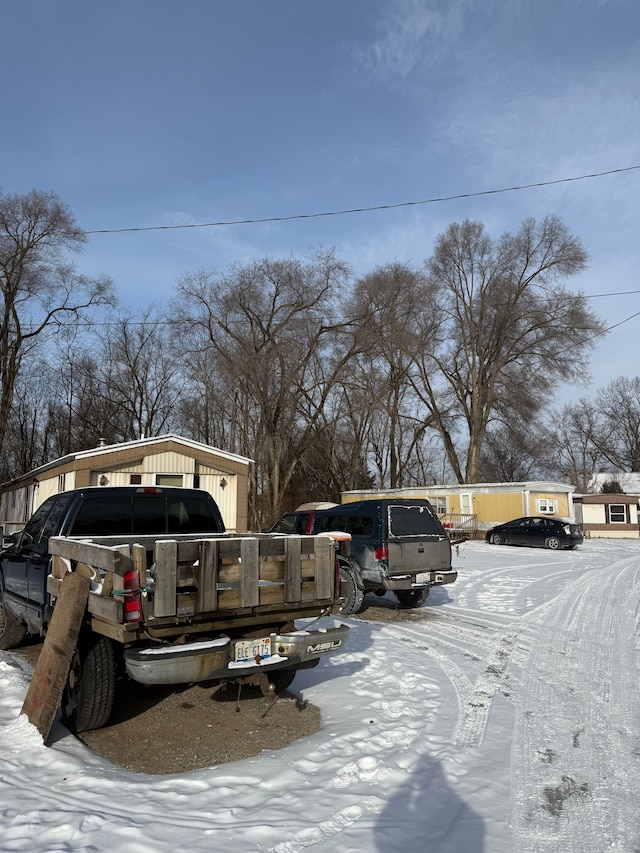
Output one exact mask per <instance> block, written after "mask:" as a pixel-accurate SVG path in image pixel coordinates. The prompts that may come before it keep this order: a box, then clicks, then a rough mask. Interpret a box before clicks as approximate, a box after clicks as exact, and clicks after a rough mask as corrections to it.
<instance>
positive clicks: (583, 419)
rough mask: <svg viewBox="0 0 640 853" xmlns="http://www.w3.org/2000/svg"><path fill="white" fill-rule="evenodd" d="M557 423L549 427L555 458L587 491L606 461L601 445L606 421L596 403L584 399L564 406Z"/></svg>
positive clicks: (563, 473)
mask: <svg viewBox="0 0 640 853" xmlns="http://www.w3.org/2000/svg"><path fill="white" fill-rule="evenodd" d="M553 425H554V428H553V429H549V431H548V439H549V447H550V450H551V459H552V462H553V464H554V465H555V468H556V470H557V471H558V472H559V473H560V475H561V476H562V477H565V478H566V479H567V480H569V482H570V483H571V484H572V485H573V486H575V487H576V489H577V490H578V492H580V493H581V494H587V493H588V492H589V491H590V490H591V481H592V478H593V474H594V472H596V471H598V470H599V468H600V465H601V463H602V462H603V461H604V457H603V455H602V453H601V452H600V449H599V442H600V440H601V437H602V424H601V423H600V419H599V417H598V415H597V413H596V412H595V409H594V406H593V404H592V403H591V402H590V401H589V400H587V399H582V400H580V401H579V402H578V403H576V404H575V405H572V406H564V407H563V408H562V410H561V412H560V413H559V414H556V415H554V417H553Z"/></svg>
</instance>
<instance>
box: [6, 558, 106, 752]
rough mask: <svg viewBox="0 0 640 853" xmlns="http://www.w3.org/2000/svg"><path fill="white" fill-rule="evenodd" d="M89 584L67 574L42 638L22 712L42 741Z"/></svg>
mask: <svg viewBox="0 0 640 853" xmlns="http://www.w3.org/2000/svg"><path fill="white" fill-rule="evenodd" d="M90 587H91V581H90V580H89V578H88V577H83V576H82V575H77V574H76V573H75V572H67V573H66V574H65V576H64V578H63V580H62V584H61V588H60V594H59V596H58V600H57V601H56V606H55V608H54V610H53V616H52V617H51V622H50V623H49V627H48V630H47V633H46V635H45V638H44V643H43V645H42V650H41V652H40V656H39V658H38V662H37V663H36V666H35V669H34V673H33V678H32V679H31V683H30V684H29V689H28V690H27V695H26V696H25V700H24V704H23V705H22V713H23V714H26V715H27V717H28V719H29V722H30V723H33V725H34V726H35V727H36V728H37V729H38V731H39V732H40V734H41V735H42V738H43V740H44V741H46V740H47V738H48V737H49V733H50V731H51V727H52V726H53V721H54V720H55V717H56V713H57V711H58V708H59V707H60V702H61V700H62V693H63V691H64V685H65V682H66V680H67V676H68V675H69V669H70V667H71V658H72V657H73V652H74V649H75V647H76V645H77V642H78V635H79V634H80V627H81V625H82V618H83V616H84V611H85V607H86V605H87V599H88V598H89V589H90Z"/></svg>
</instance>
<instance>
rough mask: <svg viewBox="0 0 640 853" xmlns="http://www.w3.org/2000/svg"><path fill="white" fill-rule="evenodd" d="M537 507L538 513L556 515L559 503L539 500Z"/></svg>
mask: <svg viewBox="0 0 640 853" xmlns="http://www.w3.org/2000/svg"><path fill="white" fill-rule="evenodd" d="M536 505H537V507H538V512H548V513H554V512H555V511H556V509H557V507H558V502H557V501H556V500H553V499H552V498H539V499H538V500H537V501H536Z"/></svg>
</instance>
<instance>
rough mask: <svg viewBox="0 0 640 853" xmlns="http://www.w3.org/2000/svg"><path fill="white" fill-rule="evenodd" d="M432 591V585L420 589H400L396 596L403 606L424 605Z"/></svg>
mask: <svg viewBox="0 0 640 853" xmlns="http://www.w3.org/2000/svg"><path fill="white" fill-rule="evenodd" d="M430 592H431V587H430V586H423V587H421V588H420V589H399V590H397V591H396V593H395V596H396V598H397V599H398V601H399V602H400V604H401V605H402V606H403V607H422V605H423V604H424V603H425V601H426V600H427V598H429V593H430Z"/></svg>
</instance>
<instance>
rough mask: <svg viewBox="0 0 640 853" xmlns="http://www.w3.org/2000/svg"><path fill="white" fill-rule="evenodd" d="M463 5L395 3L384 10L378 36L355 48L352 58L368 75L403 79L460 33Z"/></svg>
mask: <svg viewBox="0 0 640 853" xmlns="http://www.w3.org/2000/svg"><path fill="white" fill-rule="evenodd" d="M465 5H466V2H465V0H462V2H461V0H450V2H447V3H442V2H432V0H395V2H393V3H390V4H388V5H387V6H386V7H385V12H384V15H383V17H382V18H381V19H380V21H379V23H378V25H377V30H378V37H377V38H376V39H375V40H374V41H373V42H372V43H370V44H368V45H357V46H356V47H355V48H354V53H355V56H356V58H357V59H358V61H359V62H360V63H361V64H362V66H363V67H364V69H365V70H366V71H367V72H368V73H369V74H372V75H375V76H376V77H380V78H385V79H387V80H388V81H392V80H394V79H398V78H400V79H402V78H406V77H407V76H408V75H409V74H411V72H412V71H414V69H416V68H421V67H424V66H425V65H427V64H430V63H432V62H433V61H434V60H435V59H436V58H437V57H438V56H440V55H441V53H442V50H443V45H444V44H448V43H449V42H450V40H451V38H452V37H453V36H454V35H455V34H456V33H458V32H459V30H460V26H461V15H460V9H461V8H462V7H464V6H465Z"/></svg>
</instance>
